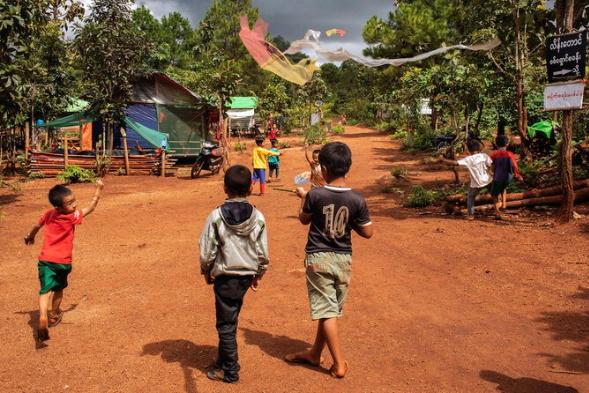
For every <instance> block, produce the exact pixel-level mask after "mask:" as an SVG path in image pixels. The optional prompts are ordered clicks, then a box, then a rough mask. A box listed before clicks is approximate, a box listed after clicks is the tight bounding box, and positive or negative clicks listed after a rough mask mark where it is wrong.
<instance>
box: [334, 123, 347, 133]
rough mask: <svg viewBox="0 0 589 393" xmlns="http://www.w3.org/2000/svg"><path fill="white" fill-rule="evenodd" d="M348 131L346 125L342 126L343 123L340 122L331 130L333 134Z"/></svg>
mask: <svg viewBox="0 0 589 393" xmlns="http://www.w3.org/2000/svg"><path fill="white" fill-rule="evenodd" d="M345 132H346V127H344V126H342V125H341V124H338V125H337V126H335V127H333V128H332V130H331V133H332V134H343V133H345Z"/></svg>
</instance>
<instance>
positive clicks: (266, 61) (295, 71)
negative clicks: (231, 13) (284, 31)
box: [239, 15, 319, 85]
mask: <svg viewBox="0 0 589 393" xmlns="http://www.w3.org/2000/svg"><path fill="white" fill-rule="evenodd" d="M239 23H240V26H241V31H240V32H239V37H240V38H241V41H242V42H243V45H245V47H246V49H247V51H248V52H249V53H250V55H251V56H252V57H253V59H254V60H255V61H256V63H258V64H259V65H260V67H262V68H263V69H265V70H266V71H270V72H273V73H274V74H276V75H278V76H279V77H281V78H284V79H286V80H287V81H290V82H293V83H296V84H298V85H304V84H305V83H307V82H308V81H309V80H311V78H312V77H313V72H315V71H317V70H318V69H319V68H318V67H317V66H316V65H315V62H316V61H317V59H303V60H301V61H299V62H298V63H297V64H292V63H291V62H290V61H289V60H288V59H287V58H286V56H284V54H283V53H282V52H280V51H279V50H278V49H277V48H276V47H275V46H274V45H272V44H271V43H269V42H268V41H266V32H267V31H268V24H267V23H266V22H264V20H263V19H262V18H258V20H257V21H256V24H255V25H254V28H253V29H252V30H250V28H249V21H248V17H247V15H242V16H241V17H240V18H239Z"/></svg>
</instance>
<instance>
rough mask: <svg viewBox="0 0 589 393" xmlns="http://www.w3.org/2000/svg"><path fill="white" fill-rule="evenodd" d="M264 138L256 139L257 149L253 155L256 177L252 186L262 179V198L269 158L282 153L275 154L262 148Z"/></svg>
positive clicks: (253, 178)
mask: <svg viewBox="0 0 589 393" xmlns="http://www.w3.org/2000/svg"><path fill="white" fill-rule="evenodd" d="M263 144H264V138H262V137H257V138H256V145H257V146H256V148H255V149H254V151H253V153H252V163H253V165H254V176H253V177H252V186H253V185H254V184H256V182H257V181H258V179H260V196H264V191H265V188H266V167H267V166H268V156H279V155H280V153H275V152H273V151H270V150H266V149H264V148H263V147H262V145H263Z"/></svg>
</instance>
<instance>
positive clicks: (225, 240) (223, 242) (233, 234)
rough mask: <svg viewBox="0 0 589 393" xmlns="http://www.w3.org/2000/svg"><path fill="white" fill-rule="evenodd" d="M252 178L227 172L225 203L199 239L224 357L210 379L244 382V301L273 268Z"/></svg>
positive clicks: (242, 170)
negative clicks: (240, 334)
mask: <svg viewBox="0 0 589 393" xmlns="http://www.w3.org/2000/svg"><path fill="white" fill-rule="evenodd" d="M250 179H251V173H250V171H249V169H247V168H246V167H244V166H242V165H234V166H232V167H231V168H229V169H228V170H227V172H225V180H224V185H223V189H224V191H225V194H227V199H226V200H225V203H224V204H223V205H222V206H221V207H219V208H217V209H215V210H214V211H213V212H212V213H211V214H210V215H209V218H208V219H207V221H206V223H205V226H204V228H203V230H202V233H201V235H200V240H199V247H200V268H201V273H202V274H203V275H204V276H205V281H206V283H207V284H213V285H214V286H213V290H214V292H215V309H216V314H217V323H216V326H217V332H218V333H219V355H218V359H217V363H216V365H215V369H214V370H212V371H210V372H209V373H207V377H208V378H209V379H212V380H215V381H223V382H227V383H232V382H237V381H239V374H238V373H239V370H240V366H239V363H238V362H237V361H238V356H237V322H238V317H239V312H240V311H241V306H242V305H243V298H244V296H245V294H246V292H247V290H248V289H249V288H250V287H251V288H252V290H253V291H257V290H258V289H259V287H260V280H261V279H262V276H263V275H264V273H265V272H266V269H267V267H268V262H269V259H268V240H267V235H266V221H265V220H264V216H263V215H262V213H260V212H259V211H258V210H257V209H256V208H255V207H254V206H252V205H251V204H250V203H249V202H248V200H247V197H248V196H249V195H250V194H251V191H252V187H253V186H252V185H251V183H250Z"/></svg>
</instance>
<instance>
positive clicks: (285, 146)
mask: <svg viewBox="0 0 589 393" xmlns="http://www.w3.org/2000/svg"><path fill="white" fill-rule="evenodd" d="M278 147H279V148H280V149H288V148H289V147H290V142H289V141H284V142H278Z"/></svg>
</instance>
